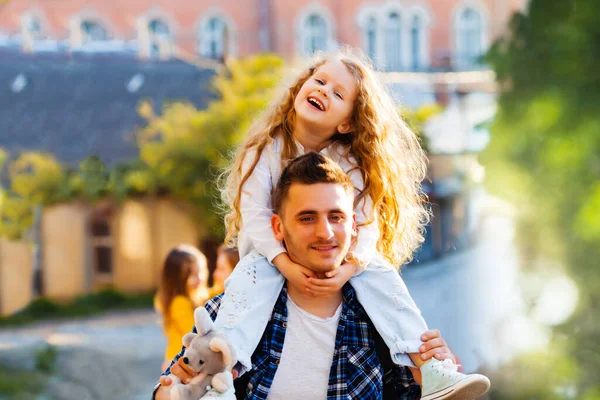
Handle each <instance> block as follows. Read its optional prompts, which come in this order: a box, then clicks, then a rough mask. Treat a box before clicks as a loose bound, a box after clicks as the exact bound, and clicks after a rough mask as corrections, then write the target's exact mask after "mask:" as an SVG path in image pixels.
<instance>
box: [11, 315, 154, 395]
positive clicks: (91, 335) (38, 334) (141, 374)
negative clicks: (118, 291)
mask: <svg viewBox="0 0 600 400" xmlns="http://www.w3.org/2000/svg"><path fill="white" fill-rule="evenodd" d="M156 321H157V320H156V315H155V313H154V312H153V311H135V312H120V313H110V314H106V315H102V316H98V317H95V318H90V319H84V320H74V321H69V322H45V323H42V324H40V325H37V326H30V327H24V328H18V329H7V330H0V360H2V361H3V362H4V363H9V364H11V365H23V366H24V367H25V368H33V365H34V358H33V357H32V354H33V352H34V350H35V348H39V346H41V345H43V344H44V343H49V344H52V345H54V346H56V347H57V349H58V350H59V356H58V360H57V363H58V368H57V371H58V372H59V377H58V378H56V379H54V380H53V381H52V383H51V385H50V386H51V387H50V390H49V392H50V393H49V394H48V397H45V398H49V399H57V400H58V399H60V400H71V399H73V400H76V399H77V400H87V399H90V400H101V399H102V400H104V399H106V400H109V399H111V400H112V399H117V398H118V399H132V400H138V399H140V400H141V399H148V398H149V396H148V393H150V391H151V388H152V386H153V384H154V382H155V381H156V379H157V377H158V375H159V374H160V371H159V369H160V363H161V361H162V357H163V350H164V346H165V340H164V338H163V336H162V332H161V329H160V327H159V326H158V324H157V322H156Z"/></svg>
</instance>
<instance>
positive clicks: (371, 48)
mask: <svg viewBox="0 0 600 400" xmlns="http://www.w3.org/2000/svg"><path fill="white" fill-rule="evenodd" d="M365 34H366V38H365V47H366V48H365V51H366V53H367V55H368V56H369V57H370V58H371V60H373V61H375V59H376V57H377V19H375V17H371V18H369V20H368V21H367V26H366V30H365Z"/></svg>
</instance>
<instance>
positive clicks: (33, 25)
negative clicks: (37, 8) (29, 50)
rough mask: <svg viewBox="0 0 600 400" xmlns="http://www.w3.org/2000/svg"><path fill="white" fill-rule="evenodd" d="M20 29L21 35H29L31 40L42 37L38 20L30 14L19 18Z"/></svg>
mask: <svg viewBox="0 0 600 400" xmlns="http://www.w3.org/2000/svg"><path fill="white" fill-rule="evenodd" d="M21 29H22V32H23V35H24V36H28V37H30V38H31V39H32V40H36V39H43V38H44V35H43V33H42V27H41V25H40V22H39V20H38V19H37V18H36V17H34V16H33V15H31V14H29V15H26V16H24V17H23V18H22V19H21Z"/></svg>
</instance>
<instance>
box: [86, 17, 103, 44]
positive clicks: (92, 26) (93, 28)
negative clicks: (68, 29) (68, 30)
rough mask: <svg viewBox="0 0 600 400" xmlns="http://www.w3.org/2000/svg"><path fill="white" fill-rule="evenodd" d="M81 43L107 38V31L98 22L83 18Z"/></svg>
mask: <svg viewBox="0 0 600 400" xmlns="http://www.w3.org/2000/svg"><path fill="white" fill-rule="evenodd" d="M81 35H82V38H81V39H82V44H85V43H89V42H96V41H103V40H108V33H107V32H106V29H105V28H104V26H102V24H101V23H100V22H97V21H91V20H84V21H81Z"/></svg>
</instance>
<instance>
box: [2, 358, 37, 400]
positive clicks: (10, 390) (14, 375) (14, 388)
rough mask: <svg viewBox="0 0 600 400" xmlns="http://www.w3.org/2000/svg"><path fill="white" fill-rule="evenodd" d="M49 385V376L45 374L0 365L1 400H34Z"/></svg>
mask: <svg viewBox="0 0 600 400" xmlns="http://www.w3.org/2000/svg"><path fill="white" fill-rule="evenodd" d="M47 383H48V376H47V375H45V374H40V373H39V372H34V371H21V370H19V369H15V368H14V366H12V365H11V366H3V365H0V398H3V399H4V398H6V399H7V400H21V399H23V400H25V399H32V398H35V395H37V394H39V393H41V392H42V391H43V390H44V388H45V387H46V384H47ZM5 395H7V396H8V397H5Z"/></svg>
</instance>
